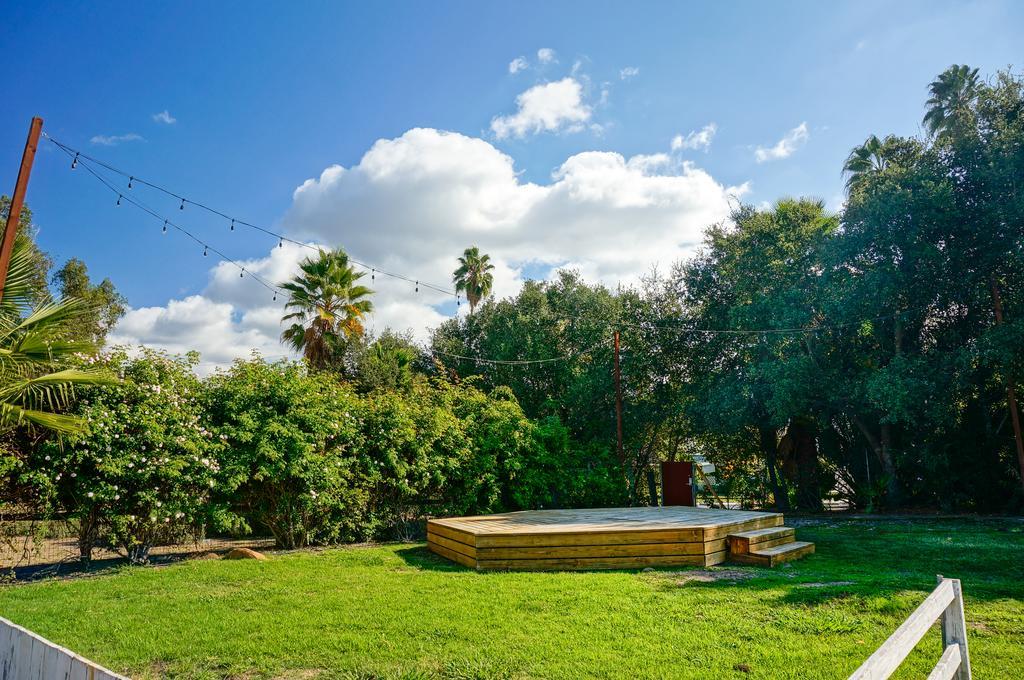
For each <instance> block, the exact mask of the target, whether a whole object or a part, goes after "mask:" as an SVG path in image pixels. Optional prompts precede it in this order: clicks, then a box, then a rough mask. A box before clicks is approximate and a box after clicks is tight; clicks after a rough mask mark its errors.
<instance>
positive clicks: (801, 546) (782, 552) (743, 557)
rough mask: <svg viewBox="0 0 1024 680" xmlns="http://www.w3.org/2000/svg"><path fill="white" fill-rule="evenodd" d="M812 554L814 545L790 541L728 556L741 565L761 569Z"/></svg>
mask: <svg viewBox="0 0 1024 680" xmlns="http://www.w3.org/2000/svg"><path fill="white" fill-rule="evenodd" d="M813 552H814V544H813V543H808V542H807V541H790V542H789V543H783V544H782V545H776V546H773V547H771V548H764V549H761V550H751V551H750V552H748V553H739V554H730V555H729V559H730V560H732V561H734V562H739V563H741V564H755V565H758V566H761V567H774V566H775V565H776V564H782V563H783V562H790V561H792V560H796V559H800V558H801V557H803V556H804V555H810V554H811V553H813Z"/></svg>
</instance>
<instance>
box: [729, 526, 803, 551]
mask: <svg viewBox="0 0 1024 680" xmlns="http://www.w3.org/2000/svg"><path fill="white" fill-rule="evenodd" d="M794 533H795V532H794V531H793V529H791V528H790V527H768V528H766V529H755V530H753V531H738V532H736V533H733V534H729V552H730V553H732V554H734V555H742V554H746V553H749V552H751V551H754V550H763V549H764V548H773V547H775V546H777V545H782V544H784V543H789V542H791V541H792V540H793V536H794Z"/></svg>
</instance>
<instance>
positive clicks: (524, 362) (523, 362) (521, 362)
mask: <svg viewBox="0 0 1024 680" xmlns="http://www.w3.org/2000/svg"><path fill="white" fill-rule="evenodd" d="M610 342H611V338H608V339H606V340H602V341H601V342H599V343H597V344H596V345H591V346H590V347H588V348H587V349H585V350H583V351H581V352H576V353H575V354H563V355H562V356H557V357H551V358H550V359H484V358H481V357H471V356H465V355H462V354H452V353H450V352H442V351H441V350H437V349H430V348H427V351H428V352H429V353H430V354H433V355H435V356H443V357H448V358H449V359H461V360H463V361H472V362H474V363H477V364H488V365H491V366H529V365H532V364H550V363H554V362H556V361H569V360H570V359H576V358H577V357H581V356H584V355H587V354H590V353H591V352H593V351H594V350H596V349H598V348H599V347H603V346H605V345H607V344H609V343H610Z"/></svg>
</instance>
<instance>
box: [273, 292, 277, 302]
mask: <svg viewBox="0 0 1024 680" xmlns="http://www.w3.org/2000/svg"><path fill="white" fill-rule="evenodd" d="M274 302H277V291H276V290H275V291H274Z"/></svg>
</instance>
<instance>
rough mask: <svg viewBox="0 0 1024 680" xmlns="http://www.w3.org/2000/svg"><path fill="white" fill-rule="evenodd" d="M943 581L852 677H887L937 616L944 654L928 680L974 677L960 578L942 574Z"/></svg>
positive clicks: (881, 679) (861, 679)
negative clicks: (972, 674) (939, 621)
mask: <svg viewBox="0 0 1024 680" xmlns="http://www.w3.org/2000/svg"><path fill="white" fill-rule="evenodd" d="M938 581H939V585H938V586H936V588H935V590H933V591H932V593H931V595H929V596H928V597H927V598H925V601H924V602H922V603H921V605H920V606H919V607H918V608H917V609H915V610H914V613H913V614H911V615H910V617H909V618H908V619H907V620H906V621H904V622H903V624H902V625H901V626H900V627H899V628H897V629H896V632H895V633H893V634H892V635H890V636H889V639H888V640H886V641H885V642H883V643H882V646H881V647H879V648H878V650H877V651H876V652H875V653H874V654H872V655H871V656H870V657H868V660H867V661H865V662H864V663H863V664H861V667H860V668H858V669H857V670H856V671H854V673H853V675H851V676H850V680H885V678H888V677H889V676H890V675H892V674H893V672H894V671H895V670H896V669H897V668H899V666H900V664H901V663H903V660H904V659H906V658H907V655H909V654H910V652H911V651H912V650H913V649H914V647H915V646H917V643H918V642H920V641H921V638H923V637H924V635H925V633H927V632H928V630H929V629H930V628H931V627H932V625H933V624H934V623H935V620H936V619H940V620H941V622H942V648H943V652H942V657H941V658H939V662H938V663H937V664H936V665H935V668H934V669H933V670H932V672H931V674H929V675H928V680H951V679H952V678H956V680H971V659H970V656H969V655H968V654H967V623H966V622H965V621H964V599H963V593H962V591H961V590H960V581H959V580H958V579H955V578H942V575H941V574H940V575H939V577H938Z"/></svg>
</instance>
